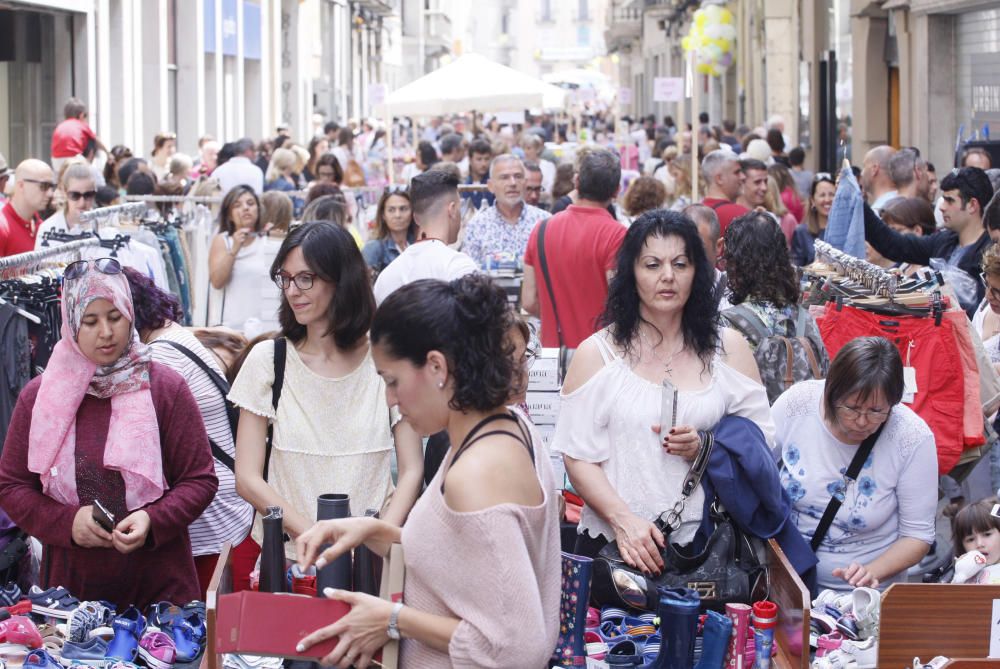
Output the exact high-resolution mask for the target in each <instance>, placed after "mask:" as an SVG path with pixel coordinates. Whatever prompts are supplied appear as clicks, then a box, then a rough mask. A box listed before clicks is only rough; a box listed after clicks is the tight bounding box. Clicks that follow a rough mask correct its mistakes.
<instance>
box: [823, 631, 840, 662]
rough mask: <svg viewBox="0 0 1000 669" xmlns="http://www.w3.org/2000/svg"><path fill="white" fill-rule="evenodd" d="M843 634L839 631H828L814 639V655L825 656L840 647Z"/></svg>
mask: <svg viewBox="0 0 1000 669" xmlns="http://www.w3.org/2000/svg"><path fill="white" fill-rule="evenodd" d="M843 642H844V636H843V635H842V634H841V633H840V632H830V633H829V634H824V635H822V636H820V637H819V638H818V639H816V657H825V656H826V655H829V654H830V653H831V652H832V651H835V650H837V649H838V648H840V645H841V644H842V643H843Z"/></svg>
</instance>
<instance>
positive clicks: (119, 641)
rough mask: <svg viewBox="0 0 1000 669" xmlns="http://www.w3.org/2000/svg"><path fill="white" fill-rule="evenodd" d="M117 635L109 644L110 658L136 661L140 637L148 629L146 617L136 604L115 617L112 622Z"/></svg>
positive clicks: (108, 656) (108, 653)
mask: <svg viewBox="0 0 1000 669" xmlns="http://www.w3.org/2000/svg"><path fill="white" fill-rule="evenodd" d="M111 628H112V629H114V631H115V637H114V638H113V639H112V640H111V643H110V644H108V652H107V655H106V657H107V658H108V659H109V660H124V661H126V662H135V658H136V655H137V654H138V653H139V639H140V638H141V637H142V634H143V632H145V631H146V619H145V618H144V617H143V615H142V614H141V613H139V609H137V608H135V607H134V606H132V607H129V609H128V610H127V611H125V612H124V613H122V614H120V615H118V616H116V617H115V619H114V621H113V622H112V623H111Z"/></svg>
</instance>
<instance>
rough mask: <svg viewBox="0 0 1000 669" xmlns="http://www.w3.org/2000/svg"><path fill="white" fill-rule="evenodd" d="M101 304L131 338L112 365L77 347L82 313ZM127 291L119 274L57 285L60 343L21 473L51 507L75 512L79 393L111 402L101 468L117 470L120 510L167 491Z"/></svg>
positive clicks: (143, 349) (93, 273) (142, 349)
mask: <svg viewBox="0 0 1000 669" xmlns="http://www.w3.org/2000/svg"><path fill="white" fill-rule="evenodd" d="M101 298H103V299H106V300H108V301H109V302H111V303H112V304H114V305H115V307H116V308H117V309H118V311H120V312H121V313H122V314H123V315H124V316H125V317H126V318H127V319H128V320H129V322H130V323H133V326H132V340H131V341H130V342H129V345H128V347H127V348H126V349H125V352H124V353H123V354H122V356H121V357H120V358H119V359H118V361H117V362H115V364H113V365H109V366H106V367H105V366H98V365H97V364H95V363H94V362H92V361H91V360H90V359H89V358H87V357H86V356H85V355H84V354H83V352H82V351H81V350H80V347H79V346H78V345H77V342H76V338H77V335H78V333H79V331H80V322H81V321H82V320H83V314H84V312H85V311H86V310H87V307H89V306H90V304H91V303H92V302H93V301H94V300H97V299H101ZM134 323H135V313H134V310H133V306H132V292H131V290H130V289H129V286H128V280H127V279H126V278H125V275H124V274H104V273H102V272H99V271H97V270H96V269H93V268H91V269H90V270H89V271H87V272H86V273H85V274H84V275H83V276H81V277H80V278H78V279H75V280H72V281H67V282H66V283H65V284H64V286H63V300H62V330H61V335H62V338H61V339H60V340H59V342H58V343H57V344H56V345H55V348H54V349H53V351H52V357H51V358H50V359H49V364H48V366H47V367H46V369H45V373H44V374H42V384H41V387H39V389H38V397H37V399H36V400H35V407H34V410H33V412H32V416H31V430H30V433H29V435H28V470H29V471H32V472H34V473H36V474H38V475H39V476H40V477H41V481H42V491H43V492H44V493H45V494H46V495H48V496H49V497H52V498H53V499H55V500H56V501H58V502H61V503H63V504H69V505H73V506H78V505H79V504H80V499H79V496H78V495H77V490H76V414H77V410H78V409H79V408H80V403H81V402H82V401H83V397H84V395H93V396H94V397H99V398H109V397H110V398H111V423H110V425H109V426H108V438H107V442H106V443H105V446H104V466H105V467H106V468H108V469H113V470H115V471H118V472H121V475H122V478H123V479H124V480H125V506H126V507H127V508H128V510H129V511H134V510H136V509H139V508H141V507H143V506H145V505H146V504H149V503H150V502H153V501H155V500H157V499H159V498H160V497H161V496H162V495H163V491H164V489H165V487H166V485H165V482H164V479H163V460H162V456H161V451H160V430H159V425H158V423H157V420H156V410H155V408H154V406H153V396H152V393H150V390H149V363H150V361H151V359H152V354H151V353H150V350H149V347H148V346H146V345H145V344H143V343H142V342H141V341H140V340H139V333H138V332H136V329H135V326H134Z"/></svg>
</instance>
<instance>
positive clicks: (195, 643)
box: [164, 614, 207, 663]
mask: <svg viewBox="0 0 1000 669" xmlns="http://www.w3.org/2000/svg"><path fill="white" fill-rule="evenodd" d="M168 630H169V632H170V635H171V636H172V637H173V639H174V645H175V646H177V661H178V662H180V663H186V662H194V661H195V660H196V659H198V657H199V656H200V655H201V651H202V650H203V649H204V648H205V637H206V636H207V633H206V631H205V624H204V623H203V622H202V621H201V619H200V618H199V617H198V616H197V614H192V615H190V616H188V617H186V618H183V619H181V620H175V621H174V622H173V623H172V624H171V625H170V627H169V628H168ZM168 630H164V631H168Z"/></svg>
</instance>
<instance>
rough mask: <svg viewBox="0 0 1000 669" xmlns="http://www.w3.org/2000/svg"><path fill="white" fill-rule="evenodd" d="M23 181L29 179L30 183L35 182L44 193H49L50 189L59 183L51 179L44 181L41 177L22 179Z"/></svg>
mask: <svg viewBox="0 0 1000 669" xmlns="http://www.w3.org/2000/svg"><path fill="white" fill-rule="evenodd" d="M21 181H27V182H28V183H29V184H35V185H36V186H38V187H39V188H40V189H41V190H42V192H43V193H47V192H48V191H50V190H52V189H54V188H55V187H56V185H57V184H54V183H52V182H51V181H42V180H40V179H21Z"/></svg>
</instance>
